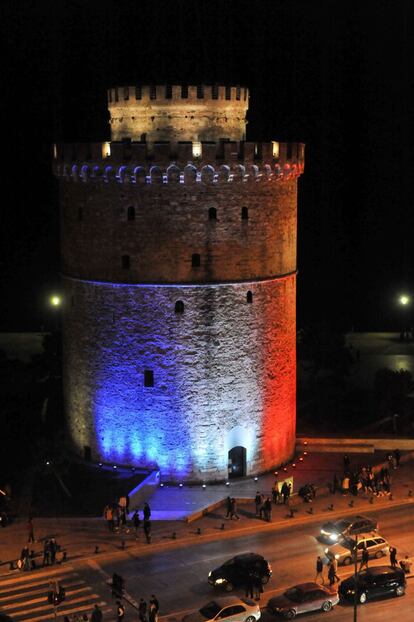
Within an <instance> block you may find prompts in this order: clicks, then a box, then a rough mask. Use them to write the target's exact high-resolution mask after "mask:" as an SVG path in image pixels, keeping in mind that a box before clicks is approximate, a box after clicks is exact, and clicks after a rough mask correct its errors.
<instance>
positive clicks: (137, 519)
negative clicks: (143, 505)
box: [132, 510, 141, 538]
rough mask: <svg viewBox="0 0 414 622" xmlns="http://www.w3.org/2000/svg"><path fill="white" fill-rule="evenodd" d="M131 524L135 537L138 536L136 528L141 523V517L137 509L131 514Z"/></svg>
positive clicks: (137, 528)
mask: <svg viewBox="0 0 414 622" xmlns="http://www.w3.org/2000/svg"><path fill="white" fill-rule="evenodd" d="M132 524H133V525H134V529H135V538H138V530H139V527H140V525H141V519H140V517H139V510H135V512H134V514H133V516H132Z"/></svg>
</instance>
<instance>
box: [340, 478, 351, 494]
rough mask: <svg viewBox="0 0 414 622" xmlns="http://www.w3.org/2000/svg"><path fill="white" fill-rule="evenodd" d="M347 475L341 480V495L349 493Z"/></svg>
mask: <svg viewBox="0 0 414 622" xmlns="http://www.w3.org/2000/svg"><path fill="white" fill-rule="evenodd" d="M349 483H350V480H349V477H348V475H345V477H344V478H343V480H342V494H343V496H345V495H347V494H348V493H349Z"/></svg>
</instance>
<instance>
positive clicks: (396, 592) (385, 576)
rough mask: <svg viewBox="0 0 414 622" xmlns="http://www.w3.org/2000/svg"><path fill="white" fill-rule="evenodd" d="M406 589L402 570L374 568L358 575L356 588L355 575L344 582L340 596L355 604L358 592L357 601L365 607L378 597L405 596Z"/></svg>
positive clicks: (385, 567) (341, 585) (386, 567)
mask: <svg viewBox="0 0 414 622" xmlns="http://www.w3.org/2000/svg"><path fill="white" fill-rule="evenodd" d="M405 588H406V580H405V573H404V571H403V570H401V568H393V567H392V566H372V568H367V569H366V570H363V571H362V572H360V573H358V576H357V583H356V588H355V577H354V575H353V576H352V577H349V578H348V579H345V580H344V581H342V582H341V584H340V586H339V595H340V597H341V599H343V600H348V601H352V602H354V600H355V591H356V595H357V600H358V602H359V603H360V604H361V605H363V604H364V603H366V602H367V600H370V599H371V598H376V597H378V596H403V595H404V594H405Z"/></svg>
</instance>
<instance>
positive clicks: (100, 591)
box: [0, 505, 414, 622]
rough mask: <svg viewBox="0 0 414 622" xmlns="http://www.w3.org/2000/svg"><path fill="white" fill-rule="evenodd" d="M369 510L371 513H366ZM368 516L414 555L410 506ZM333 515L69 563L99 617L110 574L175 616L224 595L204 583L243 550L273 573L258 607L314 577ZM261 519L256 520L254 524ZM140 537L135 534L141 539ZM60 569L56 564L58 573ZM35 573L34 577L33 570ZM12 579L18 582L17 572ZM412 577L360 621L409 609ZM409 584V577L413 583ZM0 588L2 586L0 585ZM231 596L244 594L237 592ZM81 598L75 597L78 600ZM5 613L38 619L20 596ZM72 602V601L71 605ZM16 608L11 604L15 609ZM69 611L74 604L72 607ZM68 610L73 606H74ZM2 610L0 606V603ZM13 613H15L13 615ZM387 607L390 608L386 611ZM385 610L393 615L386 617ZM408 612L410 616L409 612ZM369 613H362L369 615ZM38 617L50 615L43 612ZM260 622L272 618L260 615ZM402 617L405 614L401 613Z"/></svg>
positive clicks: (346, 612)
mask: <svg viewBox="0 0 414 622" xmlns="http://www.w3.org/2000/svg"><path fill="white" fill-rule="evenodd" d="M365 513H366V514H370V512H365ZM371 514H372V515H373V516H377V518H378V519H379V532H380V534H381V535H383V536H384V537H385V538H386V539H387V540H388V542H389V543H390V544H392V545H394V546H396V547H397V551H398V557H399V558H400V557H402V556H404V555H406V554H408V555H411V554H412V553H413V552H414V540H413V537H414V534H413V527H412V518H413V507H412V506H411V505H409V506H408V505H405V506H402V507H390V508H389V509H388V508H387V509H385V510H384V509H382V511H381V512H380V515H378V510H377V512H376V511H375V510H373V511H372V512H371ZM335 517H336V516H335V514H331V513H329V514H328V513H327V515H326V519H321V518H320V517H319V518H315V520H313V521H311V522H308V523H307V524H304V525H303V524H302V525H301V524H299V523H298V524H295V523H288V524H287V526H286V527H283V528H281V529H278V530H272V529H271V528H270V529H269V531H261V532H259V533H257V534H254V535H253V534H250V535H245V536H243V537H227V538H224V539H223V538H220V535H219V534H218V539H217V541H213V542H206V543H200V544H197V543H194V544H193V545H187V546H185V547H183V548H175V549H172V550H171V549H170V550H168V551H164V552H157V553H151V545H149V546H148V554H144V555H143V554H142V552H141V553H140V554H139V556H138V555H137V554H136V553H134V552H132V549H130V550H128V549H127V550H126V551H125V552H123V553H122V556H120V555H119V554H117V555H116V556H112V555H110V554H108V555H103V556H96V558H94V559H90V560H89V561H86V562H81V561H79V562H78V563H76V562H74V563H73V562H71V566H73V568H74V570H76V573H77V577H79V579H80V580H82V581H84V583H85V586H88V589H90V591H91V593H93V595H94V600H95V602H97V601H100V602H102V603H105V604H106V603H107V604H108V606H107V608H106V616H105V619H106V620H111V619H113V618H111V617H110V616H111V614H110V613H109V610H110V606H111V603H113V601H112V599H111V593H110V587H109V586H108V584H107V581H108V580H109V579H110V578H111V577H112V574H113V573H114V572H117V573H118V574H120V575H121V576H122V577H123V578H124V579H125V583H126V591H127V595H128V597H131V599H132V601H138V600H139V598H141V597H143V598H144V599H146V600H148V599H149V597H150V595H151V594H153V593H155V594H156V595H157V597H158V599H159V600H160V604H161V611H160V615H161V618H163V617H166V616H167V617H168V618H170V619H177V620H178V619H180V618H181V616H182V615H184V613H185V612H187V611H189V610H191V609H197V608H199V607H200V606H201V605H202V604H204V603H206V602H207V601H209V600H212V599H213V598H215V597H219V596H220V595H223V593H222V592H220V591H218V590H217V591H216V590H214V589H213V588H211V587H210V586H209V585H208V583H207V576H208V573H209V571H210V570H212V569H213V568H215V567H217V566H219V565H221V564H222V563H223V562H224V561H226V560H227V559H228V558H230V557H232V556H233V555H235V554H237V553H241V552H246V551H253V552H257V553H260V554H261V555H263V556H264V557H265V558H266V559H268V561H270V563H271V564H272V568H273V576H272V578H271V580H270V582H269V583H268V584H267V585H266V586H265V588H264V589H265V592H264V594H263V595H262V600H261V604H262V605H263V606H264V605H265V604H266V603H267V601H268V599H269V598H270V596H273V595H275V594H278V593H280V592H281V591H284V590H285V589H286V588H288V587H290V586H291V585H294V584H295V583H301V582H304V581H312V580H313V579H314V575H315V560H316V556H317V555H320V554H323V550H324V548H325V546H326V545H324V544H323V543H320V542H319V541H318V540H317V539H316V537H315V536H317V535H318V532H319V529H320V525H321V523H322V522H323V520H328V519H332V518H335ZM258 524H260V523H258ZM142 537H143V536H142V535H140V538H142ZM370 563H371V564H381V563H382V564H384V563H385V564H387V563H388V558H383V560H373V561H372V562H370ZM64 568H65V567H64V566H62V571H63V569H64ZM350 572H352V570H351V569H350V568H349V567H346V568H343V567H341V568H340V569H339V576H340V577H341V578H343V577H345V576H347V575H349V574H350ZM32 576H33V577H36V574H33V575H32ZM16 580H20V581H22V575H21V574H20V575H18V576H17V577H16ZM410 583H411V580H410V579H409V580H408V587H407V594H406V595H405V596H404V597H403V598H399V599H395V598H391V599H388V600H386V601H382V602H381V601H375V602H372V603H368V604H367V605H365V606H363V607H360V608H359V619H360V620H368V619H369V620H370V622H371V621H375V620H380V618H382V619H383V616H384V613H385V612H387V615H388V620H394V619H397V617H398V616H400V615H402V614H404V613H407V614H408V612H409V611H410V612H411V611H412V607H413V606H414V588H411V584H410ZM413 584H414V581H413ZM1 589H3V593H4V589H5V588H2V586H1V582H0V590H1ZM234 593H235V594H239V595H243V592H242V591H235V592H234ZM79 603H80V601H79ZM7 604H8V608H7V613H8V614H9V615H11V616H13V617H15V619H16V620H19V621H20V620H26V621H29V620H33V619H37V620H38V619H39V618H38V617H36V618H34V617H33V614H32V617H28V616H29V612H27V613H26V614H25V609H24V600H23V601H22V600H19V601H18V602H17V601H16V603H14V601H13V598H8V600H7ZM76 604H77V603H74V605H76ZM14 605H15V606H14ZM75 609H76V607H75ZM75 609H73V611H75ZM0 610H1V603H0ZM66 610H67V611H69V610H70V603H69V602H67V603H66V605H65V611H66ZM17 611H18V612H19V613H18V616H16V615H15V614H16V613H17ZM391 612H392V613H391ZM127 615H128V619H137V613H136V611H134V609H133V607H132V606H131V605H129V604H128V603H127ZM322 615H324V616H325V615H329V618H330V619H335V620H336V619H337V620H352V615H353V614H352V607H349V606H343V605H340V606H337V607H336V608H335V611H334V612H331V613H329V614H321V613H320V612H317V613H315V614H307V615H306V616H305V618H304V619H309V620H316V619H320V617H321V616H322ZM391 615H392V617H391ZM410 615H411V613H410ZM368 616H369V617H368ZM42 619H43V620H47V619H49V618H48V617H47V616H44V617H42ZM263 619H264V622H267V621H268V620H270V619H273V618H272V617H271V616H269V615H268V614H266V613H265V612H263ZM407 619H409V617H408V618H407Z"/></svg>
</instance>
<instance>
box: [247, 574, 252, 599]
mask: <svg viewBox="0 0 414 622" xmlns="http://www.w3.org/2000/svg"><path fill="white" fill-rule="evenodd" d="M253 592H254V576H253V572H251V571H249V573H248V574H247V577H246V598H254V594H253Z"/></svg>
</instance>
